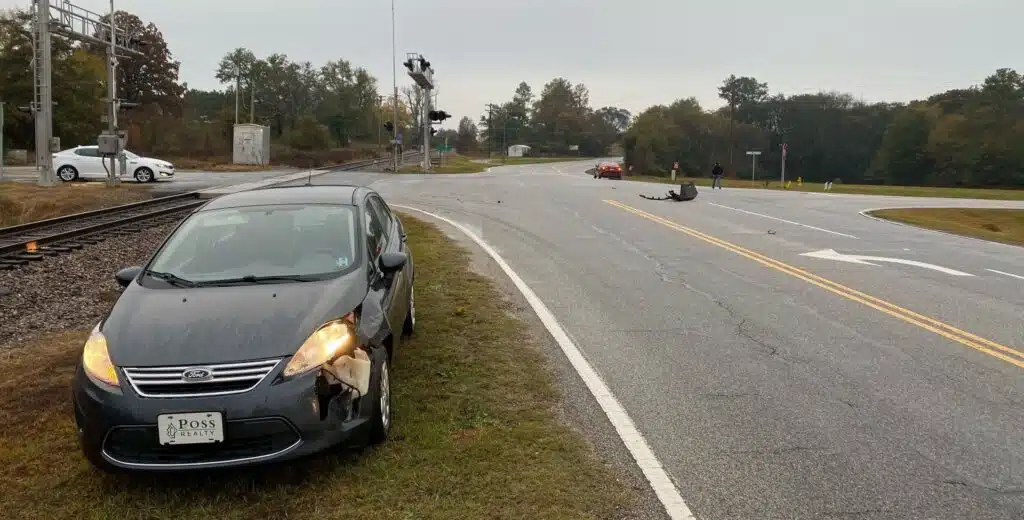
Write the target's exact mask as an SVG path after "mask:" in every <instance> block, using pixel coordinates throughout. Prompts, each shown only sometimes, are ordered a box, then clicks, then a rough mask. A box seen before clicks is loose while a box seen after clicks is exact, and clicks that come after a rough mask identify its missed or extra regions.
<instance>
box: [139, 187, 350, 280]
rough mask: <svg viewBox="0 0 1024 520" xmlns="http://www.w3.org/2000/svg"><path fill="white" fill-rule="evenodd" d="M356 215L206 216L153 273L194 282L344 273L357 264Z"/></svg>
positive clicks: (334, 210) (193, 220)
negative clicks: (173, 275)
mask: <svg viewBox="0 0 1024 520" xmlns="http://www.w3.org/2000/svg"><path fill="white" fill-rule="evenodd" d="M353 209H354V208H353V207H352V206H333V205H323V204H318V205H309V206H301V205H280V206H255V207H244V208H227V209H218V210H210V211H202V212H199V213H196V214H195V215H193V216H191V217H189V219H188V220H187V221H186V222H185V223H184V224H182V226H181V227H180V228H178V229H177V230H176V231H175V233H174V235H173V236H172V237H171V239H170V240H169V241H168V242H167V245H166V246H164V247H163V248H162V249H161V250H160V252H159V253H157V256H156V257H155V258H154V259H153V262H152V264H150V266H149V268H150V269H151V270H153V271H161V272H170V273H172V274H175V275H177V276H179V277H181V278H185V279H187V280H192V281H196V282H203V281H212V280H222V279H228V278H239V277H242V276H249V275H252V276H285V275H319V274H329V273H341V272H343V271H347V270H348V269H349V268H350V267H352V266H354V265H355V264H356V263H357V261H356V259H357V257H356V252H357V251H358V249H357V247H356V237H357V236H358V234H357V233H356V220H355V213H354V211H353Z"/></svg>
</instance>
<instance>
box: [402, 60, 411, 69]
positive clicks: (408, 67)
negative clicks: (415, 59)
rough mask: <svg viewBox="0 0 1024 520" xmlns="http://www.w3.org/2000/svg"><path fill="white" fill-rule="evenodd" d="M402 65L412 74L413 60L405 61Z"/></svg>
mask: <svg viewBox="0 0 1024 520" xmlns="http://www.w3.org/2000/svg"><path fill="white" fill-rule="evenodd" d="M402 65H405V68H407V69H409V72H412V60H411V59H409V60H405V61H404V62H403V63H402Z"/></svg>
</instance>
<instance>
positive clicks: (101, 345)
mask: <svg viewBox="0 0 1024 520" xmlns="http://www.w3.org/2000/svg"><path fill="white" fill-rule="evenodd" d="M82 368H83V369H85V373H86V374H89V376H90V377H92V378H93V379H96V380H97V381H100V382H102V383H106V384H108V385H110V386H113V387H119V386H120V383H119V382H118V380H117V367H115V366H114V363H113V362H111V361H110V353H109V352H108V351H107V338H106V336H104V335H103V333H102V332H100V326H99V325H96V327H95V328H93V329H92V332H90V333H89V339H87V340H85V348H84V349H83V350H82Z"/></svg>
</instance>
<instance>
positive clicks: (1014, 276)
mask: <svg viewBox="0 0 1024 520" xmlns="http://www.w3.org/2000/svg"><path fill="white" fill-rule="evenodd" d="M986 271H992V272H993V273H998V274H1002V275H1006V276H1010V277H1013V278H1019V279H1021V280H1024V276H1021V275H1019V274H1010V273H1004V272H1002V271H996V270H995V269H986Z"/></svg>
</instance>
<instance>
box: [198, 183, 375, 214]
mask: <svg viewBox="0 0 1024 520" xmlns="http://www.w3.org/2000/svg"><path fill="white" fill-rule="evenodd" d="M372 192H373V190H371V189H369V188H367V187H365V186H350V185H329V186H324V185H320V186H316V185H314V186H281V187H271V188H259V189H254V190H246V191H239V192H235V193H229V194H227V195H222V196H220V197H217V198H215V199H213V200H212V201H210V202H209V203H207V204H206V205H205V206H203V208H202V209H203V210H208V209H221V208H237V207H241V206H261V205H267V204H339V205H345V206H355V205H359V203H360V202H361V199H362V198H363V197H362V196H363V195H365V194H367V193H372Z"/></svg>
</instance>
